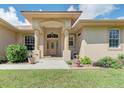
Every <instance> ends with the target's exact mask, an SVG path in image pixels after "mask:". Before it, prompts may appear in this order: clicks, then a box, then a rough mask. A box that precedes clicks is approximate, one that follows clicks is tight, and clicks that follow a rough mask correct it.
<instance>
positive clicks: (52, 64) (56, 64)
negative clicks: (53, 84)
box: [0, 58, 70, 69]
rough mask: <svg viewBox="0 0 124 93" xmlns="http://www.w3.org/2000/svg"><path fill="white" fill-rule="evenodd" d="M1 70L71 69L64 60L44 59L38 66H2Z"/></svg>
mask: <svg viewBox="0 0 124 93" xmlns="http://www.w3.org/2000/svg"><path fill="white" fill-rule="evenodd" d="M0 69H70V67H69V66H68V65H67V64H66V62H65V61H64V60H63V59H62V58H55V59H54V58H44V59H40V60H39V62H38V63H36V64H0Z"/></svg>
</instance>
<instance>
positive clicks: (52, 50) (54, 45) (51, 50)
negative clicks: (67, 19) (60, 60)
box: [47, 40, 58, 56]
mask: <svg viewBox="0 0 124 93" xmlns="http://www.w3.org/2000/svg"><path fill="white" fill-rule="evenodd" d="M57 53H58V40H47V55H48V56H57Z"/></svg>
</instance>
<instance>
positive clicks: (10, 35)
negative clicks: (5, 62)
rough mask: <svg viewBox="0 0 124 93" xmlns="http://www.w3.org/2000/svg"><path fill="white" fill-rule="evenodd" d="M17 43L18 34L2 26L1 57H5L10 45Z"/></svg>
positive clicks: (0, 33)
mask: <svg viewBox="0 0 124 93" xmlns="http://www.w3.org/2000/svg"><path fill="white" fill-rule="evenodd" d="M13 43H16V32H14V31H11V30H10V29H7V28H6V27H2V26H0V56H5V51H6V48H7V46H8V45H10V44H13Z"/></svg>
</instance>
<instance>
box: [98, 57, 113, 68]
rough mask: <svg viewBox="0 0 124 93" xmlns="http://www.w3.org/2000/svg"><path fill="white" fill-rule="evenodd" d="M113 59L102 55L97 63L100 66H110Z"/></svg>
mask: <svg viewBox="0 0 124 93" xmlns="http://www.w3.org/2000/svg"><path fill="white" fill-rule="evenodd" d="M113 61H114V59H113V58H111V57H109V56H106V57H104V58H102V59H99V60H98V61H97V65H98V66H101V67H111V64H112V62H113Z"/></svg>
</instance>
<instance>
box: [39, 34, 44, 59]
mask: <svg viewBox="0 0 124 93" xmlns="http://www.w3.org/2000/svg"><path fill="white" fill-rule="evenodd" d="M40 52H41V58H42V57H44V33H43V32H41V33H40Z"/></svg>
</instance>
